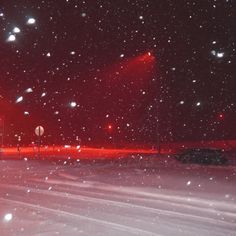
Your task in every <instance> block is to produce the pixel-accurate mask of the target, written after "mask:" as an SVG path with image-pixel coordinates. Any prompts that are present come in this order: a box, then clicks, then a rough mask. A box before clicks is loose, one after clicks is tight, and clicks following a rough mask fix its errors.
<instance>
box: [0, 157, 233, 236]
mask: <svg viewBox="0 0 236 236" xmlns="http://www.w3.org/2000/svg"><path fill="white" fill-rule="evenodd" d="M0 178H1V182H0V219H1V221H0V232H1V234H0V235H2V236H8V235H9V236H10V235H43V236H46V235H140V236H146V235H166V236H171V235H175V236H178V235H181V236H182V235H186V236H187V235H212V236H218V235H222V236H223V235H224V236H225V235H232V236H233V235H236V187H235V186H236V166H234V165H230V166H222V167H221V166H219V167H216V166H198V165H182V164H179V163H177V162H176V161H174V160H173V159H169V158H154V157H142V158H140V157H139V158H126V159H121V160H110V161H109V160H97V161H95V162H94V161H91V160H90V161H86V160H84V161H81V162H72V161H71V162H70V163H69V162H64V161H62V162H52V161H46V160H45V161H36V160H18V161H16V160H15V161H13V160H2V161H0Z"/></svg>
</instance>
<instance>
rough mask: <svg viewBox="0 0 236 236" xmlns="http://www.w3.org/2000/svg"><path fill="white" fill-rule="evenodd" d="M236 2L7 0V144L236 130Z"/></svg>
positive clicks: (231, 133) (174, 137)
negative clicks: (38, 135) (38, 133)
mask: <svg viewBox="0 0 236 236" xmlns="http://www.w3.org/2000/svg"><path fill="white" fill-rule="evenodd" d="M235 9H236V6H235V1H233V0H188V1H186V0H181V1H180V0H165V1H164V0H150V1H148V0H136V1H132V0H130V1H128V0H127V1H123V0H119V1H118V0H117V1H115V0H113V1H111V0H110V1H108V0H103V1H95V0H90V1H75V0H57V1H56V0H55V1H47V0H45V1H32V0H28V1H26V0H21V1H7V0H6V1H1V3H0V25H1V28H0V63H1V67H0V70H1V76H0V115H1V116H2V117H4V120H5V145H8V144H13V143H15V142H16V141H17V137H18V136H19V135H20V136H21V142H22V143H23V144H28V143H30V142H32V141H34V140H35V135H34V128H35V127H36V125H39V124H40V125H42V126H44V128H45V136H44V142H45V143H48V144H50V143H64V144H75V143H78V142H81V143H82V144H85V145H106V144H108V145H109V144H112V143H113V144H114V143H115V144H116V145H118V144H119V145H121V146H122V145H127V144H139V143H142V144H154V143H155V142H156V140H157V135H156V133H157V119H158V120H159V132H160V134H161V140H162V141H163V142H164V141H182V140H212V139H217V140H220V139H235V138H236V110H235V106H236V82H235V72H236V70H235V53H236V52H235V43H236V40H235V35H236V32H235V21H234V20H235Z"/></svg>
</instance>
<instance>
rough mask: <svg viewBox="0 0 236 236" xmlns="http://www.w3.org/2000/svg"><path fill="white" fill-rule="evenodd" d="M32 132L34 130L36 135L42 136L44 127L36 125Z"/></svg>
mask: <svg viewBox="0 0 236 236" xmlns="http://www.w3.org/2000/svg"><path fill="white" fill-rule="evenodd" d="M34 132H35V134H36V135H37V136H38V137H40V136H42V135H43V133H44V128H43V127H42V126H40V125H39V126H37V127H36V128H35V130H34Z"/></svg>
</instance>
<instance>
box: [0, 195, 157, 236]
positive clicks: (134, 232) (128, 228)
mask: <svg viewBox="0 0 236 236" xmlns="http://www.w3.org/2000/svg"><path fill="white" fill-rule="evenodd" d="M0 200H1V201H5V202H8V203H15V204H19V205H21V206H24V207H28V208H32V209H37V210H40V211H44V212H50V213H54V214H56V215H57V216H58V215H60V216H69V217H73V218H78V219H82V220H87V221H92V222H95V223H97V224H101V225H103V226H104V225H107V226H109V227H112V228H113V229H116V230H120V231H123V232H125V233H130V234H132V235H144V236H162V235H161V234H156V233H152V232H149V231H146V230H142V229H139V228H135V227H131V226H127V225H123V224H118V223H114V222H110V221H105V220H101V219H97V218H93V217H88V216H82V215H78V214H75V213H72V212H68V211H64V210H58V209H54V208H49V207H45V206H40V205H38V204H32V203H27V202H24V201H18V200H12V199H6V198H2V197H1V198H0Z"/></svg>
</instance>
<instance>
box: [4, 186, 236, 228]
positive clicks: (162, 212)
mask: <svg viewBox="0 0 236 236" xmlns="http://www.w3.org/2000/svg"><path fill="white" fill-rule="evenodd" d="M0 186H1V187H5V188H8V189H9V188H11V189H13V190H20V191H24V192H26V191H27V190H28V189H29V188H27V187H25V186H19V185H18V186H15V185H4V184H0ZM30 191H31V192H33V193H36V194H40V195H48V196H56V197H61V198H66V199H67V201H68V200H72V199H73V200H76V201H84V202H92V203H95V204H99V203H100V204H107V203H109V204H110V205H113V206H115V207H117V206H119V207H122V208H127V207H129V208H131V209H132V208H136V209H140V210H142V212H143V211H147V212H150V213H155V214H157V216H160V215H164V216H168V217H172V218H173V217H176V218H178V219H179V218H182V219H183V220H186V219H190V218H191V219H192V220H195V221H196V220H197V221H200V222H201V223H206V222H207V223H208V224H213V225H219V224H220V225H221V226H223V225H224V226H229V227H233V228H235V230H236V226H235V224H234V223H231V222H226V221H223V220H220V219H214V218H210V217H206V216H197V215H192V214H188V213H187V214H186V213H183V212H176V211H170V210H163V209H157V208H152V207H146V206H140V205H136V204H132V203H124V202H118V201H112V200H105V199H101V198H95V197H88V196H84V195H81V194H76V195H75V194H71V193H65V192H58V191H54V190H53V191H49V190H42V189H38V188H30ZM166 203H167V204H170V203H169V202H165V204H166ZM202 209H204V208H202ZM229 214H230V213H229ZM230 216H231V217H234V218H236V214H233V215H230Z"/></svg>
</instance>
